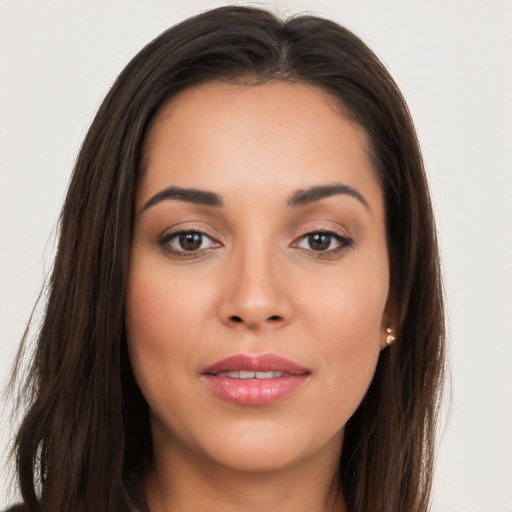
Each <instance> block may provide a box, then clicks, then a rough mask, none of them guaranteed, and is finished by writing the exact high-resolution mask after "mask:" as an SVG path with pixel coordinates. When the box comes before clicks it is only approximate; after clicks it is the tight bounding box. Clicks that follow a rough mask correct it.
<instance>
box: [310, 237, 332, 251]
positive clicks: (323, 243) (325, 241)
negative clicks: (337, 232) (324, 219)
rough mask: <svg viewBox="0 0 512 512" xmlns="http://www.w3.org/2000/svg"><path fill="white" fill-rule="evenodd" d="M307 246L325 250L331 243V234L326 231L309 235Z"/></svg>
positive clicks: (316, 249)
mask: <svg viewBox="0 0 512 512" xmlns="http://www.w3.org/2000/svg"><path fill="white" fill-rule="evenodd" d="M308 238H309V240H308V241H309V246H310V247H311V248H312V249H313V250H315V251H325V249H328V248H329V245H330V244H331V235H328V234H327V233H315V234H314V235H309V237H308Z"/></svg>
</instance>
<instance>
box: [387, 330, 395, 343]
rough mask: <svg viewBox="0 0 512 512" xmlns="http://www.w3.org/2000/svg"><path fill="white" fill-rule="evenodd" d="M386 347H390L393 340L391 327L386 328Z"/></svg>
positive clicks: (393, 334)
mask: <svg viewBox="0 0 512 512" xmlns="http://www.w3.org/2000/svg"><path fill="white" fill-rule="evenodd" d="M386 333H387V336H386V345H391V344H392V343H393V342H394V341H395V340H396V337H395V331H394V330H393V329H391V327H388V328H386Z"/></svg>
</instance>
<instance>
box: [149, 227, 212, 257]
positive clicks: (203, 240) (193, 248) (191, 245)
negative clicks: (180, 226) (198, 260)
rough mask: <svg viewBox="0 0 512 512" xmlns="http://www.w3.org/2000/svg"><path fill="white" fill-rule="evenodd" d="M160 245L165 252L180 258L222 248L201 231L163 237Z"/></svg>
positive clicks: (183, 232) (182, 232) (181, 232)
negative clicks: (214, 248)
mask: <svg viewBox="0 0 512 512" xmlns="http://www.w3.org/2000/svg"><path fill="white" fill-rule="evenodd" d="M158 243H159V245H160V246H161V247H162V249H164V250H165V251H167V252H169V253H171V254H175V255H180V256H186V255H187V253H189V254H190V255H192V254H194V253H195V252H197V251H202V250H205V249H210V248H213V247H219V246H220V244H219V243H218V242H217V241H215V240H213V238H211V237H209V236H208V235H207V234H205V233H202V232H201V231H178V232H174V233H171V234H169V235H166V236H164V237H162V239H161V240H159V242H158Z"/></svg>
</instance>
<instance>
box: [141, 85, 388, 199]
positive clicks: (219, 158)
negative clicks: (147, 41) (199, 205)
mask: <svg viewBox="0 0 512 512" xmlns="http://www.w3.org/2000/svg"><path fill="white" fill-rule="evenodd" d="M367 147H368V142H367V137H366V133H365V132H364V130H363V129H362V128H361V127H360V126H359V125H358V124H357V123H355V122H353V121H351V120H349V119H348V118H347V117H346V116H345V115H343V113H342V110H341V106H340V104H339V102H338V101H337V99H336V98H334V97H333V96H331V95H330V94H328V93H326V92H324V91H323V90H321V89H319V88H317V87H314V86H307V85H302V84H296V83H289V82H282V81H274V82H269V83H267V84H264V85H233V84H227V83H221V82H211V83H207V84H203V85H199V86H195V87H191V88H189V89H186V90H185V91H183V92H181V93H180V94H178V95H177V96H175V97H174V98H172V99H171V100H170V101H169V102H167V103H166V104H165V105H164V106H163V107H162V108H161V109H160V111H159V112H158V113H157V115H156V116H155V119H154V120H153V123H152V125H151V127H150V130H149V133H148V137H147V139H146V143H145V158H144V163H145V165H144V169H143V175H142V180H141V187H140V192H141V194H142V195H144V196H147V195H149V194H151V193H156V192H158V189H159V188H163V187H166V186H169V185H178V186H193V187H198V186H199V187H201V188H208V189H210V190H215V191H218V192H220V193H221V194H223V193H227V194H229V193H231V192H233V193H234V194H236V193H237V191H240V190H241V189H242V188H243V187H249V188H250V189H251V190H252V191H253V193H256V192H258V191H259V192H261V193H262V194H263V195H265V196H268V195H269V193H270V191H271V190H281V189H283V190H284V189H285V188H286V189H287V191H288V192H289V191H290V190H294V189H297V188H306V187H309V186H315V185H318V184H323V183H331V182H340V181H341V182H343V183H345V184H347V185H350V186H353V187H355V188H364V189H366V190H367V193H370V194H371V195H372V194H373V195H376V197H377V200H379V196H380V195H381V194H380V187H379V185H378V183H377V180H376V178H375V173H374V171H373V167H372V164H371V160H370V158H369V156H368V152H367Z"/></svg>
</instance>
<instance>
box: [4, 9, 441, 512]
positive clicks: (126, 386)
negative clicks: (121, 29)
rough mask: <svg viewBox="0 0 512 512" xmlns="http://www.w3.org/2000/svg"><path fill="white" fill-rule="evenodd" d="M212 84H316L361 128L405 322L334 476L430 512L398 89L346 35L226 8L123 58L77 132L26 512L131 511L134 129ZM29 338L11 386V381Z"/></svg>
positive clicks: (326, 26)
mask: <svg viewBox="0 0 512 512" xmlns="http://www.w3.org/2000/svg"><path fill="white" fill-rule="evenodd" d="M212 80H224V81H229V82H235V83H264V82H266V81H268V80H288V81H293V82H297V83H304V84H312V85H315V86H317V87H320V88H322V89H323V90H325V91H327V92H329V93H330V94H331V95H333V96H334V97H336V98H338V100H339V103H340V105H341V107H342V111H343V112H344V115H347V116H349V117H350V118H351V119H353V120H355V121H356V122H357V123H359V124H360V125H361V126H362V127H363V128H364V129H365V130H366V132H367V134H368V137H369V141H370V147H369V149H368V151H369V153H370V156H371V158H372V161H373V164H374V168H375V172H376V175H377V177H378V179H379V182H380V184H381V186H382V190H383V193H384V197H385V202H386V220H387V236H388V247H389V255H390V265H391V280H392V283H391V287H392V293H393V296H394V298H395V299H396V303H397V308H398V313H399V321H400V325H399V328H398V330H397V331H398V332H397V342H396V343H395V344H394V345H393V346H391V347H389V348H388V349H386V350H384V351H382V353H381V355H380V359H379V362H378V366H377V370H376V373H375V377H374V379H373V382H372V384H371V386H370V389H369V391H368V393H367V394H366V396H365V398H364V400H363V402H362V403H361V405H360V407H359V408H358V410H357V411H356V413H355V414H354V415H353V417H352V418H351V419H350V420H349V422H348V423H347V425H346V429H345V436H344V445H343V451H342V456H341V460H340V466H339V482H338V483H339V485H340V486H341V488H342V490H343V493H344V497H345V500H346V503H347V507H348V510H349V511H350V512H368V511H372V512H420V511H426V510H427V509H428V506H429V505H428V504H429V496H430V490H431V482H432V473H433V461H434V436H435V431H436V421H437V412H438V406H439V399H440V390H441V386H442V381H443V368H444V353H443V350H444V349H443V347H444V317H443V300H442V284H441V277H440V269H439V258H438V249H437V242H436V235H435V227H434V220H433V214H432V207H431V202H430V198H429V192H428V186H427V182H426V178H425V173H424V168H423V163H422V158H421V153H420V149H419V146H418V141H417V139H416V135H415V131H414V127H413V124H412V121H411V118H410V116H409V113H408V110H407V106H406V104H405V101H404V99H403V98H402V95H401V94H400V91H399V90H398V88H397V86H396V85H395V83H394V82H393V80H392V78H391V77H390V75H389V74H388V72H387V71H386V69H385V68H384V66H383V65H382V64H381V62H380V61H379V60H378V59H377V57H376V56H375V55H374V54H373V53H372V52H371V51H370V50H369V49H368V48H367V47H366V46H365V44H364V43H363V42H362V41H361V40H360V39H358V38H357V37H356V36H355V35H354V34H353V33H351V32H350V31H349V30H347V29H345V28H343V27H341V26H339V25H338V24H336V23H334V22H332V21H329V20H326V19H322V18H319V17H315V16H295V17H292V18H290V19H288V20H285V21H282V20H280V19H278V18H277V17H276V16H274V15H273V14H272V13H269V12H267V11H264V10H261V9H256V8H247V7H234V6H230V7H222V8H218V9H214V10H211V11H207V12H205V13H203V14H200V15H198V16H196V17H193V18H190V19H188V20H186V21H184V22H182V23H180V24H178V25H176V26H175V27H173V28H171V29H169V30H167V31H166V32H164V33H163V34H162V35H160V36H159V37H157V38H156V39H155V40H154V41H153V42H151V43H150V44H148V45H147V46H146V47H145V48H144V49H143V50H142V51H141V52H140V53H139V54H138V55H136V56H135V58H134V59H133V60H132V61H131V62H130V63H129V64H128V66H127V67H126V68H125V69H124V71H123V72H122V73H121V74H120V76H119V77H118V79H117V80H116V82H115V84H114V85H113V87H112V88H111V90H110V92H109V93H108V95H107V97H106V98H105V100H104V102H103V104H102V105H101V107H100V109H99V111H98V113H97V115H96V117H95V119H94V121H93V123H92V125H91V127H90V129H89V132H88V134H87V136H86V138H85V141H84V143H83V146H82V148H81V150H80V154H79V157H78V160H77V163H76V167H75V169H74V172H73V175H72V179H71V183H70V186H69V191H68V194H67V198H66V201H65V204H64V207H63V210H62V213H61V217H60V222H59V228H60V231H59V234H60V237H59V244H58V250H57V255H56V259H55V263H54V267H53V272H52V274H51V277H50V279H49V283H48V289H47V290H48V292H47V302H46V309H45V313H44V318H43V321H42V324H41V326H40V327H39V329H38V334H37V345H36V347H35V351H34V354H33V357H32V362H31V366H30V368H29V370H28V373H27V376H26V379H25V381H24V385H23V386H22V387H21V388H20V389H21V394H20V401H19V403H26V402H27V401H28V403H29V405H28V407H27V410H26V413H25V416H24V419H23V421H22V423H21V426H20V428H19V431H18V435H17V438H16V442H15V453H16V462H17V471H18V473H17V474H18V480H19V488H20V490H21V493H22V496H23V499H24V501H25V504H26V506H27V508H28V510H31V511H32V510H33V511H39V510H43V511H49V510H52V511H68V510H69V511H74V512H77V511H91V510H126V509H129V508H130V503H132V504H133V503H136V502H137V501H139V505H137V506H143V503H142V502H143V498H142V497H141V496H136V495H134V493H133V486H132V485H131V484H130V483H129V482H130V479H132V480H133V481H137V480H138V479H140V478H141V477H142V475H143V473H144V471H145V469H146V468H147V467H148V465H149V464H151V458H152V447H151V436H150V431H149V426H148V407H147V404H146V403H145V401H144V399H143V397H142V396H141V394H140V392H139V390H138V387H137V385H136V383H135V381H134V378H133V375H132V372H131V368H130V365H129V361H128V357H127V351H126V339H125V327H124V301H125V287H126V275H127V269H128V263H129V255H130V245H131V237H132V229H133V210H134V196H135V191H136V188H137V183H138V177H139V172H140V166H141V158H142V156H143V155H142V148H143V143H144V138H145V135H146V133H147V130H148V126H149V125H150V123H151V120H152V118H153V117H154V115H155V113H156V112H157V111H158V110H159V108H160V107H161V106H162V104H163V103H164V102H166V101H168V100H169V99H170V98H171V97H173V96H174V95H175V94H177V93H178V92H179V91H181V90H183V89H185V88H187V87H191V86H193V85H197V84H199V83H204V82H207V81H212ZM26 344H27V336H25V337H24V341H23V344H22V349H21V350H20V355H19V358H18V364H17V367H16V368H17V369H15V371H14V373H13V380H12V382H13V383H14V382H16V379H18V380H19V379H21V375H22V372H21V371H20V370H19V368H20V367H21V366H20V365H21V358H22V350H23V346H24V345H26Z"/></svg>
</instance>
